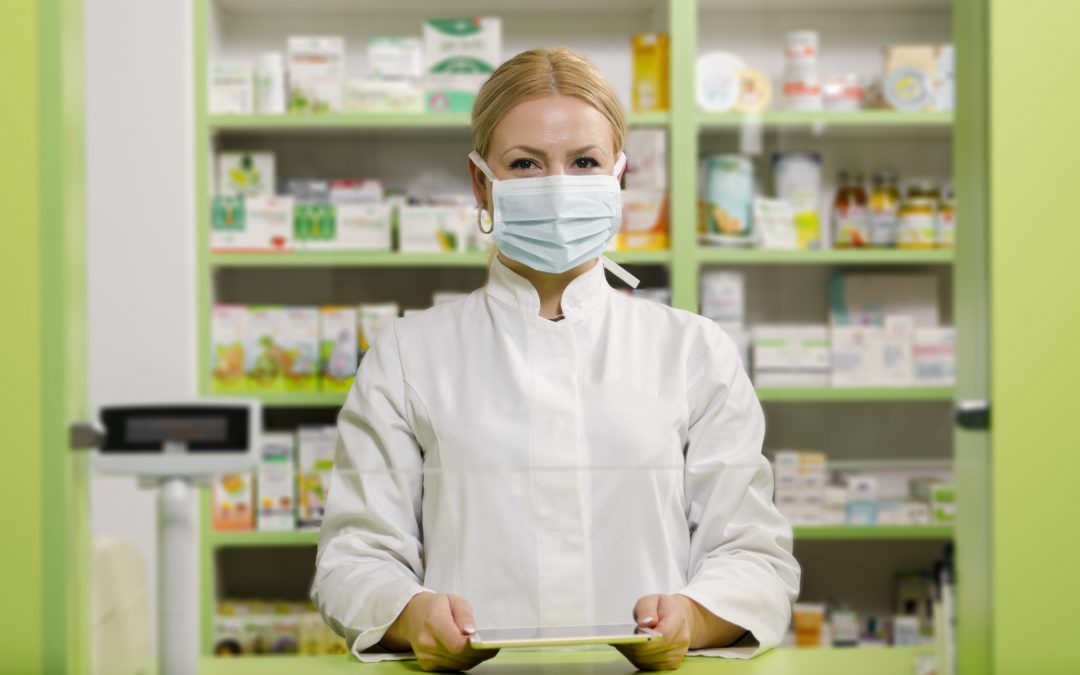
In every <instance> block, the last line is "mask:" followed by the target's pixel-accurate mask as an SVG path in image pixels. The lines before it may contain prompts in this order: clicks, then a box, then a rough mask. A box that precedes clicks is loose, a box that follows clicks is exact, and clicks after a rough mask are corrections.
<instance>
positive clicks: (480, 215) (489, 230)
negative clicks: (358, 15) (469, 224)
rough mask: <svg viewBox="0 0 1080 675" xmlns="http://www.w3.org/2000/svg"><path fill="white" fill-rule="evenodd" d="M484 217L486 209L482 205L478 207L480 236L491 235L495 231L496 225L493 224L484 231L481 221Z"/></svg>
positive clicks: (477, 218) (477, 215) (477, 222)
mask: <svg viewBox="0 0 1080 675" xmlns="http://www.w3.org/2000/svg"><path fill="white" fill-rule="evenodd" d="M483 216H484V207H483V205H481V204H477V205H476V229H478V230H480V234H491V233H492V232H493V231H494V230H495V223H492V224H491V227H489V228H488V229H486V230H485V229H484V225H483V223H481V219H482V218H483Z"/></svg>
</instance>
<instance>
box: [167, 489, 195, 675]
mask: <svg viewBox="0 0 1080 675" xmlns="http://www.w3.org/2000/svg"><path fill="white" fill-rule="evenodd" d="M195 506H196V504H195V487H194V485H192V482H191V481H190V480H189V479H187V478H167V479H165V480H164V481H162V482H161V484H160V485H159V487H158V531H157V570H158V572H157V586H158V605H157V614H158V644H157V648H158V667H159V668H160V669H161V671H160V672H161V675H189V674H191V673H195V672H196V670H197V666H198V657H199V618H198V617H199V567H198V550H199V533H198V518H197V516H196V508H195Z"/></svg>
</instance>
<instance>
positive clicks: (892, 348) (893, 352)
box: [876, 314, 915, 387]
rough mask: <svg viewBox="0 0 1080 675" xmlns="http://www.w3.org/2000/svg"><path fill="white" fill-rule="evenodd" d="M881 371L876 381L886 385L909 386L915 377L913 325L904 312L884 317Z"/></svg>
mask: <svg viewBox="0 0 1080 675" xmlns="http://www.w3.org/2000/svg"><path fill="white" fill-rule="evenodd" d="M883 335H884V339H883V341H882V354H881V373H880V378H879V381H878V382H877V383H876V384H878V385H881V386H886V387H910V386H911V385H912V382H913V381H914V379H915V359H914V349H913V347H914V343H915V326H914V322H913V321H912V319H911V317H910V316H907V315H904V314H898V315H890V316H886V317H885V331H884V333H883Z"/></svg>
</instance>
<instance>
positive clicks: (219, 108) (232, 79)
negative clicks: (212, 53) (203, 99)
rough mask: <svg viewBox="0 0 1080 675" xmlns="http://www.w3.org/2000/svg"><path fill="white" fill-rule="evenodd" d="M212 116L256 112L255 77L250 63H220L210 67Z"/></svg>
mask: <svg viewBox="0 0 1080 675" xmlns="http://www.w3.org/2000/svg"><path fill="white" fill-rule="evenodd" d="M209 104H210V105H209V107H210V114H211V115H249V114H251V113H253V112H255V77H254V69H253V68H252V66H251V64H250V63H238V62H233V61H218V62H215V63H213V64H211V66H210V101H209Z"/></svg>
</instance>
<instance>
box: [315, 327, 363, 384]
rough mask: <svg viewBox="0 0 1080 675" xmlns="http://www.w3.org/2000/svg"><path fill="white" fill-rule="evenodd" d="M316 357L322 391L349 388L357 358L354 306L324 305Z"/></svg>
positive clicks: (354, 373)
mask: <svg viewBox="0 0 1080 675" xmlns="http://www.w3.org/2000/svg"><path fill="white" fill-rule="evenodd" d="M319 321H320V324H319V339H320V348H319V361H320V363H321V365H322V379H321V381H320V388H321V389H322V390H323V391H348V389H349V387H351V386H352V382H353V378H354V377H355V376H356V367H357V362H358V361H359V358H358V356H357V352H358V340H357V336H356V330H357V325H356V308H355V307H323V308H322V309H321V310H320V311H319Z"/></svg>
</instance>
